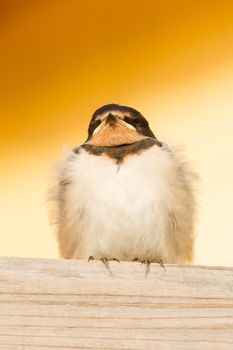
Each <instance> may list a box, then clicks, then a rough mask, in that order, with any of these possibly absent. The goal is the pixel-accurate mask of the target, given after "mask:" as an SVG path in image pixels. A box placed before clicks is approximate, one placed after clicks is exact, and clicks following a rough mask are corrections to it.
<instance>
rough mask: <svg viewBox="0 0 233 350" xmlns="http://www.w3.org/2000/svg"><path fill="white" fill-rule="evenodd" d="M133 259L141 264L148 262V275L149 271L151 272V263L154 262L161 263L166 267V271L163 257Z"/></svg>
mask: <svg viewBox="0 0 233 350" xmlns="http://www.w3.org/2000/svg"><path fill="white" fill-rule="evenodd" d="M132 261H138V262H140V263H141V264H146V275H148V273H149V272H150V264H152V263H155V264H159V265H160V266H161V267H162V268H163V269H164V271H166V270H165V266H164V262H163V260H162V259H138V258H135V259H133V260H132Z"/></svg>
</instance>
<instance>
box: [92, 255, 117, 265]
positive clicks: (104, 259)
mask: <svg viewBox="0 0 233 350" xmlns="http://www.w3.org/2000/svg"><path fill="white" fill-rule="evenodd" d="M91 260H96V259H95V257H94V256H93V255H90V256H89V258H88V260H87V261H91ZM100 260H101V261H103V263H106V262H108V261H117V262H120V260H119V259H117V258H112V259H107V258H100Z"/></svg>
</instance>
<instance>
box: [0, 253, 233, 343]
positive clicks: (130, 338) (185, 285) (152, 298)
mask: <svg viewBox="0 0 233 350" xmlns="http://www.w3.org/2000/svg"><path fill="white" fill-rule="evenodd" d="M109 267H110V269H109V270H108V269H106V267H105V266H104V264H103V263H102V262H97V261H90V262H86V261H82V260H66V261H65V260H63V261H62V260H43V259H23V258H0V349H1V350H74V349H85V350H91V349H101V350H112V349H114V350H120V349H122V350H123V349H124V350H139V349H146V350H152V349H153V350H154V349H159V350H163V349H169V350H183V349H185V350H186V349H190V350H195V349H198V350H202V349H210V350H215V349H219V350H228V349H229V350H230V349H231V350H232V349H233V268H220V267H203V266H176V265H173V266H172V265H168V266H166V270H165V271H164V270H163V269H162V268H161V267H160V266H158V265H155V264H152V265H151V268H150V272H149V273H148V274H147V275H146V267H145V266H144V265H141V264H140V263H136V262H134V263H127V262H124V263H123V262H121V263H118V262H110V263H109Z"/></svg>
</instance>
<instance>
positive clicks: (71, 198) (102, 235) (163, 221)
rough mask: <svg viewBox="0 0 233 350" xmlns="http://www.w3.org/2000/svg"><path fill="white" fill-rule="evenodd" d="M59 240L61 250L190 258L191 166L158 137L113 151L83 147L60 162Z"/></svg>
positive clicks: (99, 255) (67, 253)
mask: <svg viewBox="0 0 233 350" xmlns="http://www.w3.org/2000/svg"><path fill="white" fill-rule="evenodd" d="M57 194H58V195H57V199H58V207H59V211H58V218H57V219H58V241H59V246H60V253H61V255H62V256H63V257H65V258H85V259H86V258H88V257H89V256H94V257H95V258H97V259H99V258H103V257H104V258H107V259H112V258H117V259H119V260H133V259H134V258H139V259H150V260H153V261H158V260H160V259H162V260H163V261H164V262H169V263H173V262H174V263H185V262H188V261H190V260H191V259H192V251H193V219H194V200H193V194H192V189H191V186H190V173H189V172H188V171H187V170H186V169H185V167H184V165H183V164H182V163H181V162H180V161H179V160H178V159H177V158H176V157H175V156H174V154H173V153H172V152H170V151H169V150H167V149H165V148H160V147H158V146H156V145H154V146H153V147H151V148H150V149H147V150H145V151H144V152H142V153H141V154H140V155H137V154H133V155H129V156H127V157H126V159H124V161H123V163H122V164H121V165H120V166H118V165H117V164H116V161H114V159H111V158H109V157H107V156H105V155H101V156H96V155H91V154H89V153H87V152H86V151H85V150H84V149H81V150H80V152H79V154H77V155H75V154H74V153H72V154H71V156H69V157H68V158H67V159H66V160H65V161H63V162H62V163H61V167H60V169H59V185H58V187H57Z"/></svg>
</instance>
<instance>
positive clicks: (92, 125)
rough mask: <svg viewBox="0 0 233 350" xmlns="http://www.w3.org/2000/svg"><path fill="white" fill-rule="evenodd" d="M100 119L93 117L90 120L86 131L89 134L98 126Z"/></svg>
mask: <svg viewBox="0 0 233 350" xmlns="http://www.w3.org/2000/svg"><path fill="white" fill-rule="evenodd" d="M100 123H101V120H99V119H97V120H96V119H94V120H92V121H91V123H90V125H89V129H88V133H89V136H90V135H92V134H93V132H94V131H95V129H96V128H98V126H99V125H100Z"/></svg>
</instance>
